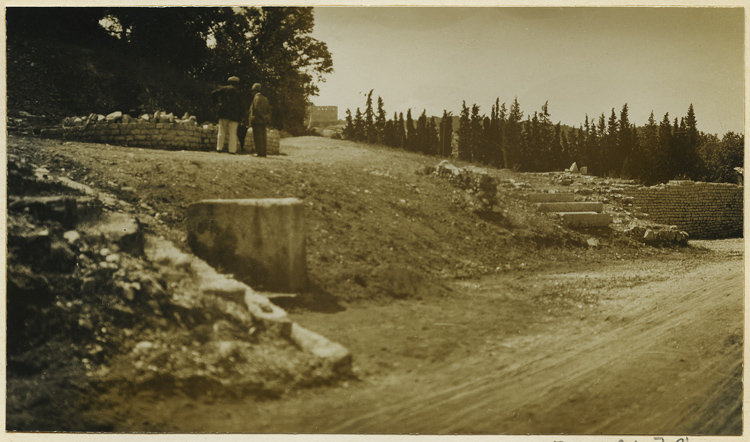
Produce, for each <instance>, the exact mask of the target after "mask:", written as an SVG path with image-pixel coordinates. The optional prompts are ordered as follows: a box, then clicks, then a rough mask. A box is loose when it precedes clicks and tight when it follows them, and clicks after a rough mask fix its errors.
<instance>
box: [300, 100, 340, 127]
mask: <svg viewBox="0 0 750 442" xmlns="http://www.w3.org/2000/svg"><path fill="white" fill-rule="evenodd" d="M338 121H339V107H338V106H314V105H310V106H308V107H307V127H315V126H318V127H320V126H332V125H334V124H336V123H338Z"/></svg>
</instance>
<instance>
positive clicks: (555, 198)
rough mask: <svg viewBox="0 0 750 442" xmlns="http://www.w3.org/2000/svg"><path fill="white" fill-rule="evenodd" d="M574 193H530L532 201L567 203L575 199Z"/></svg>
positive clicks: (529, 196)
mask: <svg viewBox="0 0 750 442" xmlns="http://www.w3.org/2000/svg"><path fill="white" fill-rule="evenodd" d="M575 197H576V196H575V194H573V193H531V194H529V195H528V199H529V201H531V202H532V203H565V202H573V201H575V200H576V199H575Z"/></svg>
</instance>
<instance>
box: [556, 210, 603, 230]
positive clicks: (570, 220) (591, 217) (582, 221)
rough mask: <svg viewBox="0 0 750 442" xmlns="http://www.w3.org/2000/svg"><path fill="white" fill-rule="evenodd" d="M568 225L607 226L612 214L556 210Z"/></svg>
mask: <svg viewBox="0 0 750 442" xmlns="http://www.w3.org/2000/svg"><path fill="white" fill-rule="evenodd" d="M556 215H557V216H559V217H560V218H562V221H563V224H564V225H565V226H567V227H607V226H608V225H609V223H611V222H612V216H611V215H609V214H607V213H596V212H556Z"/></svg>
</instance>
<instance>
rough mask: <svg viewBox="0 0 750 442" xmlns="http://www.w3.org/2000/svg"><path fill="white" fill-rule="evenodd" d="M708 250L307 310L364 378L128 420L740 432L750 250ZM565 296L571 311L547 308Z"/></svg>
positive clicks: (249, 427)
mask: <svg viewBox="0 0 750 442" xmlns="http://www.w3.org/2000/svg"><path fill="white" fill-rule="evenodd" d="M702 244H705V245H708V246H710V247H714V248H716V247H718V249H717V250H714V251H713V252H707V254H706V256H704V257H703V259H702V260H700V261H698V260H695V259H692V260H684V259H681V258H679V257H673V259H662V260H658V261H656V260H654V261H643V262H630V263H623V264H622V265H620V266H612V265H608V266H605V267H600V268H584V269H577V270H575V271H563V272H560V271H558V270H559V269H552V271H550V272H546V273H533V274H527V275H520V276H518V275H517V276H513V277H510V278H508V277H493V278H491V279H486V280H482V281H476V282H471V283H466V282H464V283H460V284H457V285H456V286H455V287H454V288H453V289H454V290H453V292H452V293H451V294H450V295H449V296H447V297H444V298H442V299H441V300H438V301H434V302H432V301H423V302H419V303H413V304H412V305H408V304H406V303H403V304H393V305H386V306H382V305H370V306H362V307H361V308H352V309H348V310H346V311H344V312H339V313H336V314H315V313H309V312H307V313H300V314H297V315H295V316H296V317H295V318H294V319H295V320H296V321H298V322H300V323H302V324H303V325H305V326H310V327H315V328H316V330H319V331H321V332H322V333H324V334H326V335H327V336H329V337H331V338H333V339H337V340H339V341H340V342H342V343H344V344H345V345H347V346H349V347H350V348H351V349H352V351H353V353H354V354H355V355H357V360H356V362H357V364H358V366H359V367H360V369H361V370H362V373H361V374H362V375H363V376H362V381H356V382H348V383H345V384H344V385H341V386H337V387H334V388H329V389H313V390H308V391H302V392H298V393H296V394H291V395H290V396H289V397H286V398H283V399H281V400H279V401H272V402H263V403H257V402H253V401H241V402H226V403H219V402H217V403H212V404H210V405H207V404H203V405H202V404H195V403H194V402H190V401H187V400H180V399H176V400H174V401H172V402H169V403H166V404H165V403H162V404H161V406H159V407H158V409H151V408H147V410H148V413H143V411H141V413H138V411H137V410H135V409H131V410H129V411H128V413H127V414H128V415H130V416H131V417H133V418H135V419H134V420H130V421H128V422H123V424H122V425H123V429H125V428H128V429H130V430H133V429H140V430H145V429H150V430H154V429H162V430H167V429H173V430H180V431H209V432H213V431H219V432H270V433H288V432H292V433H296V432H301V433H428V434H445V433H474V434H476V433H496V434H497V433H501V434H502V433H504V434H527V433H535V434H548V433H549V434H559V433H566V434H628V433H630V434H633V433H636V434H638V433H645V434H678V435H679V434H688V435H691V434H701V433H708V434H740V433H741V431H742V420H741V416H742V385H741V379H742V347H743V301H744V299H743V283H744V278H743V266H742V250H743V244H742V241H741V240H730V241H722V242H713V243H711V242H706V243H702ZM699 247H700V246H699ZM571 287H578V289H579V290H578V291H577V292H575V291H571V290H569V289H570V288H571ZM551 288H557V289H558V290H557V291H556V290H550V289H551ZM557 292H559V296H558V297H559V298H561V299H564V298H567V299H568V300H569V301H570V300H573V301H574V302H573V304H570V303H569V302H563V303H558V302H545V297H546V298H549V297H555V296H556V295H555V293H557ZM586 292H588V293H589V295H584V296H577V295H576V294H575V293H578V294H579V295H581V294H583V293H586ZM540 293H541V294H544V295H543V296H539V294H540ZM587 296H588V297H587ZM544 304H547V305H548V307H550V308H547V309H546V310H545V309H544V308H542V309H540V306H543V305H544ZM579 306H580V308H579ZM446 329H448V330H452V333H447V334H446V333H445V330H446ZM142 407H143V404H140V405H139V408H140V409H141V410H144V409H143V408H142ZM154 411H157V412H156V413H154ZM136 415H139V416H138V417H136ZM249 416H252V418H248V417H249Z"/></svg>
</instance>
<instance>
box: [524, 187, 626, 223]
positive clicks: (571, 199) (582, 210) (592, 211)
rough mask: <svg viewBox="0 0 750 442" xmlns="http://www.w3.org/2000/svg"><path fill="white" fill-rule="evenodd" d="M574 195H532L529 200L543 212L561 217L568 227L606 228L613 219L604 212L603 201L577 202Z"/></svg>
mask: <svg viewBox="0 0 750 442" xmlns="http://www.w3.org/2000/svg"><path fill="white" fill-rule="evenodd" d="M575 197H576V195H575V194H573V193H532V194H529V195H528V200H529V201H531V202H534V203H537V206H538V207H539V210H540V211H542V212H547V213H553V214H555V215H556V216H558V217H560V219H561V220H562V223H563V224H564V225H565V226H567V227H574V228H575V227H606V226H608V225H609V223H610V222H612V217H611V216H610V215H609V214H606V213H603V212H604V203H602V202H601V201H576V200H575Z"/></svg>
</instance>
